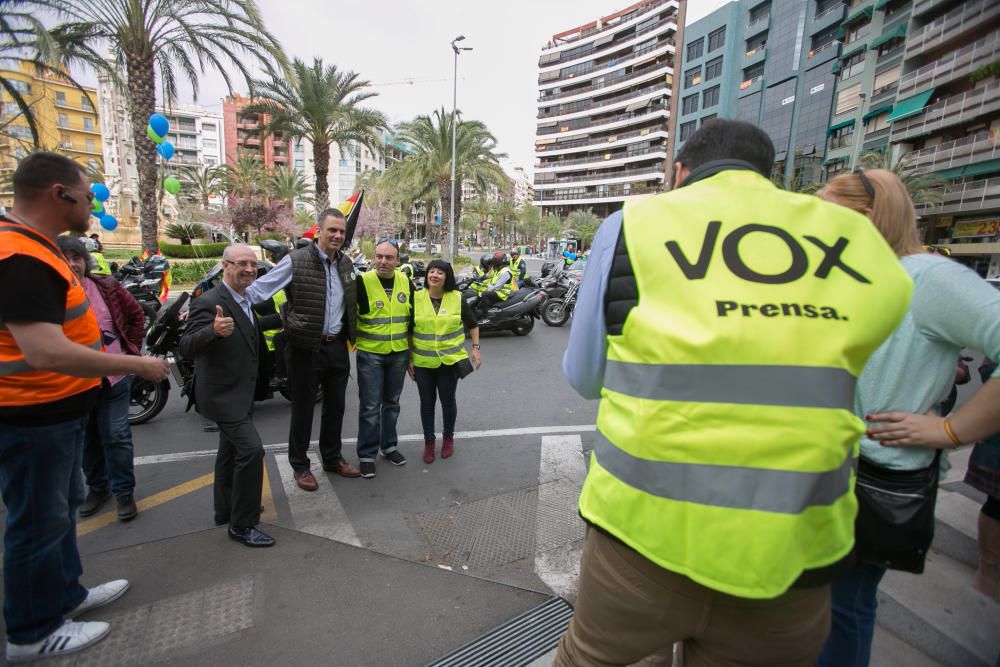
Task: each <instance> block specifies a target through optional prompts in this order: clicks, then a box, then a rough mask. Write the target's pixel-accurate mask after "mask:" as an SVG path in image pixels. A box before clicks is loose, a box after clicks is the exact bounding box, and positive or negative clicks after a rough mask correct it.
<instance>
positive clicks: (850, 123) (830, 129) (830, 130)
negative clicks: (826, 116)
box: [826, 118, 854, 136]
mask: <svg viewBox="0 0 1000 667" xmlns="http://www.w3.org/2000/svg"><path fill="white" fill-rule="evenodd" d="M853 125H854V119H853V118H852V119H851V120H845V121H844V122H843V123H837V124H836V125H831V126H830V127H828V128H827V129H826V136H830V135H831V134H833V133H834V132H836V131H837V130H840V129H843V128H845V127H852V126H853Z"/></svg>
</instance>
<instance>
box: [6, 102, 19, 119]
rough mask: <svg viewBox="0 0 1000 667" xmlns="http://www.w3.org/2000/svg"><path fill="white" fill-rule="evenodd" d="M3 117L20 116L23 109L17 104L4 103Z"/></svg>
mask: <svg viewBox="0 0 1000 667" xmlns="http://www.w3.org/2000/svg"><path fill="white" fill-rule="evenodd" d="M3 115H4V116H20V115H21V108H20V107H19V106H17V102H4V103H3Z"/></svg>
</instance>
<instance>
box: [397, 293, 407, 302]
mask: <svg viewBox="0 0 1000 667" xmlns="http://www.w3.org/2000/svg"><path fill="white" fill-rule="evenodd" d="M396 300H397V301H399V302H400V303H406V295H405V294H403V293H402V292H400V293H399V294H397V295H396Z"/></svg>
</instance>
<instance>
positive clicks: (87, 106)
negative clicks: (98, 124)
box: [80, 95, 94, 111]
mask: <svg viewBox="0 0 1000 667" xmlns="http://www.w3.org/2000/svg"><path fill="white" fill-rule="evenodd" d="M80 108H81V109H83V110H84V111H93V110H94V105H93V104H91V103H90V100H88V99H87V96H86V95H80Z"/></svg>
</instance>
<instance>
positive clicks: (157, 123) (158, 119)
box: [149, 113, 170, 137]
mask: <svg viewBox="0 0 1000 667" xmlns="http://www.w3.org/2000/svg"><path fill="white" fill-rule="evenodd" d="M149 126H150V127H151V128H153V132H156V134H157V136H160V137H165V136H167V132H169V131H170V121H169V120H167V117H166V116H164V115H163V114H160V113H154V114H153V115H152V116H150V117H149Z"/></svg>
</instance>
